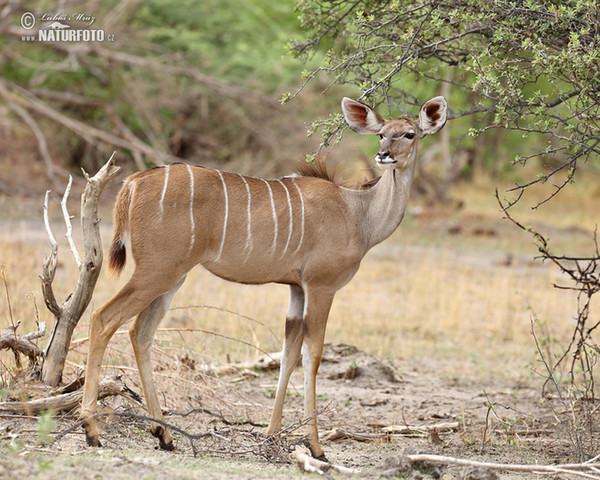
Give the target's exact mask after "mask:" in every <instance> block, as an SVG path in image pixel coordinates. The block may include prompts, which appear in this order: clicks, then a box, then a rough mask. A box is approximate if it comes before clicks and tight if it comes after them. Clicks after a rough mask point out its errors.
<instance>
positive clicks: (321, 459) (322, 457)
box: [313, 453, 331, 463]
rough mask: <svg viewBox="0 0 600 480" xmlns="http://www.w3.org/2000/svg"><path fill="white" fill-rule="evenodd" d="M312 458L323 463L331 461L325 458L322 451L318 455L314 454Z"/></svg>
mask: <svg viewBox="0 0 600 480" xmlns="http://www.w3.org/2000/svg"><path fill="white" fill-rule="evenodd" d="M313 458H315V459H316V460H319V461H321V462H325V463H331V462H330V461H329V460H328V459H327V457H326V456H325V454H324V453H322V454H321V455H319V456H318V457H315V456H314V455H313Z"/></svg>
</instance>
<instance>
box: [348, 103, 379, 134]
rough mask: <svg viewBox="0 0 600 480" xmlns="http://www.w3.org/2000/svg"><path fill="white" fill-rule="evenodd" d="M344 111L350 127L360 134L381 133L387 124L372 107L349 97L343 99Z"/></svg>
mask: <svg viewBox="0 0 600 480" xmlns="http://www.w3.org/2000/svg"><path fill="white" fill-rule="evenodd" d="M342 111H343V112H344V118H345V119H346V122H348V126H349V127H350V128H351V129H352V130H354V131H355V132H358V133H363V134H368V133H379V131H380V130H381V127H383V124H384V123H385V120H384V119H383V118H381V117H380V116H379V114H378V113H377V112H376V111H375V110H373V109H372V108H371V107H369V106H368V105H365V104H364V103H360V102H357V101H356V100H352V99H351V98H348V97H344V98H343V99H342Z"/></svg>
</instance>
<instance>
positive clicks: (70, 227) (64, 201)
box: [60, 175, 81, 270]
mask: <svg viewBox="0 0 600 480" xmlns="http://www.w3.org/2000/svg"><path fill="white" fill-rule="evenodd" d="M72 183H73V177H72V176H71V175H69V183H68V184H67V188H65V193H64V195H63V197H62V200H61V202H60V206H61V207H62V212H63V217H64V219H65V225H66V226H67V233H66V234H65V236H66V237H67V241H68V242H69V247H70V248H71V252H72V253H73V256H74V257H75V263H77V269H79V270H80V269H81V258H80V257H79V252H78V251H77V247H76V245H75V242H74V241H73V225H72V224H71V216H70V215H69V211H68V210H67V200H68V198H69V193H70V192H71V184H72Z"/></svg>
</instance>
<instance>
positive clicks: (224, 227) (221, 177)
mask: <svg viewBox="0 0 600 480" xmlns="http://www.w3.org/2000/svg"><path fill="white" fill-rule="evenodd" d="M215 172H217V173H218V174H219V178H220V179H221V183H222V184H223V193H224V194H225V218H224V220H223V235H222V236H221V246H220V247H219V253H218V255H217V257H216V258H215V260H214V261H215V262H216V261H218V260H220V259H221V254H222V253H223V245H225V237H226V236H227V217H229V196H228V195H227V185H226V184H225V178H223V174H222V173H221V172H220V170H215Z"/></svg>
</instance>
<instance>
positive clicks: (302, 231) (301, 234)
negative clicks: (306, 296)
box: [292, 178, 308, 303]
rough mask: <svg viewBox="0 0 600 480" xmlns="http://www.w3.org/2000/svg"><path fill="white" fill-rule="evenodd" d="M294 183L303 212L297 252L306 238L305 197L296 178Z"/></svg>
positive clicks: (301, 212) (293, 179) (293, 180)
mask: <svg viewBox="0 0 600 480" xmlns="http://www.w3.org/2000/svg"><path fill="white" fill-rule="evenodd" d="M292 183H293V184H294V187H296V190H298V195H300V214H301V217H300V218H301V221H300V241H299V242H298V246H297V247H296V250H294V253H296V252H297V251H298V250H300V247H301V246H302V241H303V240H304V198H302V192H301V191H300V187H298V185H296V179H295V178H292ZM305 302H306V300H305ZM307 303H308V302H307Z"/></svg>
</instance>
